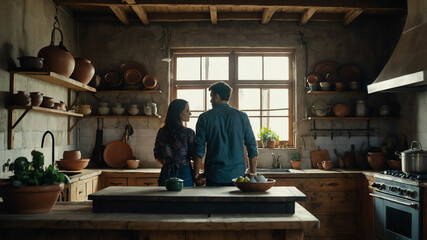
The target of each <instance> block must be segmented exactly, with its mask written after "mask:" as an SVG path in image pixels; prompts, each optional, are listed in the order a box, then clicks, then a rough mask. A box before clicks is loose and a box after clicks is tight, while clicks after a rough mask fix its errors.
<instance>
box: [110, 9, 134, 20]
mask: <svg viewBox="0 0 427 240" xmlns="http://www.w3.org/2000/svg"><path fill="white" fill-rule="evenodd" d="M110 9H111V11H113V13H114V14H116V17H117V18H118V19H119V20H120V22H122V23H123V24H124V25H129V23H130V22H129V17H128V15H127V14H126V12H125V11H124V10H123V9H122V8H121V7H116V6H110Z"/></svg>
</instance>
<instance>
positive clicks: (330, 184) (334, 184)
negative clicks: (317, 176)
mask: <svg viewBox="0 0 427 240" xmlns="http://www.w3.org/2000/svg"><path fill="white" fill-rule="evenodd" d="M328 186H338V183H336V182H332V183H329V184H328Z"/></svg>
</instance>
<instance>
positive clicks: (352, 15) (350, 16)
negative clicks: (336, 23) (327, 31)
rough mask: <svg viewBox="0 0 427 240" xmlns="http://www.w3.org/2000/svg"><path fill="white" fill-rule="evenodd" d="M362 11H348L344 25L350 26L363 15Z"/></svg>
mask: <svg viewBox="0 0 427 240" xmlns="http://www.w3.org/2000/svg"><path fill="white" fill-rule="evenodd" d="M362 12H363V10H362V9H352V10H350V11H348V12H347V13H346V14H345V16H344V25H346V26H347V25H349V24H350V23H351V22H353V21H354V19H356V18H357V17H358V16H359V15H360V14H362Z"/></svg>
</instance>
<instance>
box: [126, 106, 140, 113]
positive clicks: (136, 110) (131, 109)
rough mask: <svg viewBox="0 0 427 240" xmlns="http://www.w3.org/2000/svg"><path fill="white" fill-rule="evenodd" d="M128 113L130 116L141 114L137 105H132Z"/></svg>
mask: <svg viewBox="0 0 427 240" xmlns="http://www.w3.org/2000/svg"><path fill="white" fill-rule="evenodd" d="M128 112H129V114H130V115H133V116H135V115H137V114H138V113H139V109H138V105H136V104H132V105H130V107H129V109H128Z"/></svg>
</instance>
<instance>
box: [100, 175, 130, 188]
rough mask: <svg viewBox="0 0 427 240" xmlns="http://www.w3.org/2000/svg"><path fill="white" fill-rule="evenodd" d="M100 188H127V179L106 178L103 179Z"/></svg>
mask: <svg viewBox="0 0 427 240" xmlns="http://www.w3.org/2000/svg"><path fill="white" fill-rule="evenodd" d="M103 180H104V181H103V183H102V186H103V188H106V187H109V186H127V185H128V179H127V178H126V177H106V178H104V179H103Z"/></svg>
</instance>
